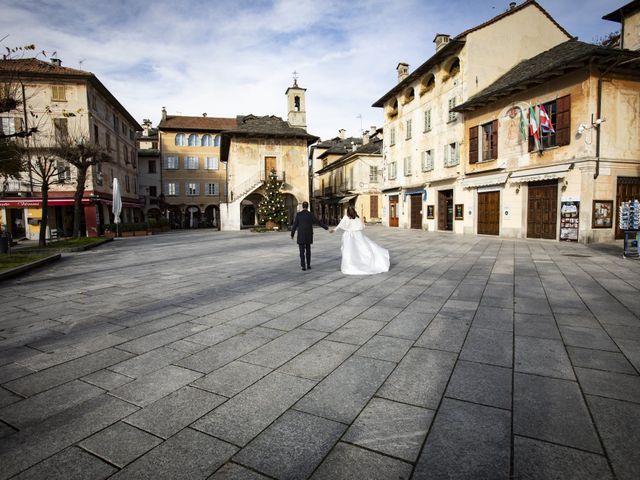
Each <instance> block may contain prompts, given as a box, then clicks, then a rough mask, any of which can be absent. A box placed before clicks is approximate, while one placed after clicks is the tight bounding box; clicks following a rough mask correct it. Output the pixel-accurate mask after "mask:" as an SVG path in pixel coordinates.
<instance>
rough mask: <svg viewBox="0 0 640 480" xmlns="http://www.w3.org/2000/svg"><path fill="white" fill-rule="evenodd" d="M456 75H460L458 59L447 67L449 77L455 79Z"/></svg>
mask: <svg viewBox="0 0 640 480" xmlns="http://www.w3.org/2000/svg"><path fill="white" fill-rule="evenodd" d="M458 73H460V59H458V58H456V59H455V60H454V61H453V63H452V64H451V67H449V76H450V77H455V76H456V75H457V74H458Z"/></svg>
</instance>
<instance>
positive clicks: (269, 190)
mask: <svg viewBox="0 0 640 480" xmlns="http://www.w3.org/2000/svg"><path fill="white" fill-rule="evenodd" d="M282 184H283V182H282V181H280V180H278V175H277V173H276V171H275V170H271V173H269V178H268V179H267V184H266V186H265V190H266V192H265V198H264V200H262V201H261V202H260V205H258V217H259V219H260V221H261V222H263V223H264V222H268V221H271V222H274V223H277V224H278V225H283V224H286V223H287V209H286V208H285V206H284V196H283V195H282V192H281V190H282Z"/></svg>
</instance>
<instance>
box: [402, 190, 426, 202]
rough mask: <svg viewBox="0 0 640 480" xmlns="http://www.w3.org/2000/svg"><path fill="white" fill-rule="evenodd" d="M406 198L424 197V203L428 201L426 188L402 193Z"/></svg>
mask: <svg viewBox="0 0 640 480" xmlns="http://www.w3.org/2000/svg"><path fill="white" fill-rule="evenodd" d="M402 194H403V195H404V198H407V196H408V195H422V201H426V200H427V191H426V190H425V189H424V188H412V189H410V190H405V191H404V192H402Z"/></svg>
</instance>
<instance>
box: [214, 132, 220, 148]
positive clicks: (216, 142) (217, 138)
mask: <svg viewBox="0 0 640 480" xmlns="http://www.w3.org/2000/svg"><path fill="white" fill-rule="evenodd" d="M213 146H214V147H219V146H220V135H216V136H215V138H214V139H213Z"/></svg>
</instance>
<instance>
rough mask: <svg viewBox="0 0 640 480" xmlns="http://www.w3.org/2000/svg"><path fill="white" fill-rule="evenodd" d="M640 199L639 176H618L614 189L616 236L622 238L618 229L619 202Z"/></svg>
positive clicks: (622, 235)
mask: <svg viewBox="0 0 640 480" xmlns="http://www.w3.org/2000/svg"><path fill="white" fill-rule="evenodd" d="M629 200H640V177H618V188H617V190H616V238H624V233H623V232H622V230H620V203H621V202H628V201H629Z"/></svg>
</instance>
